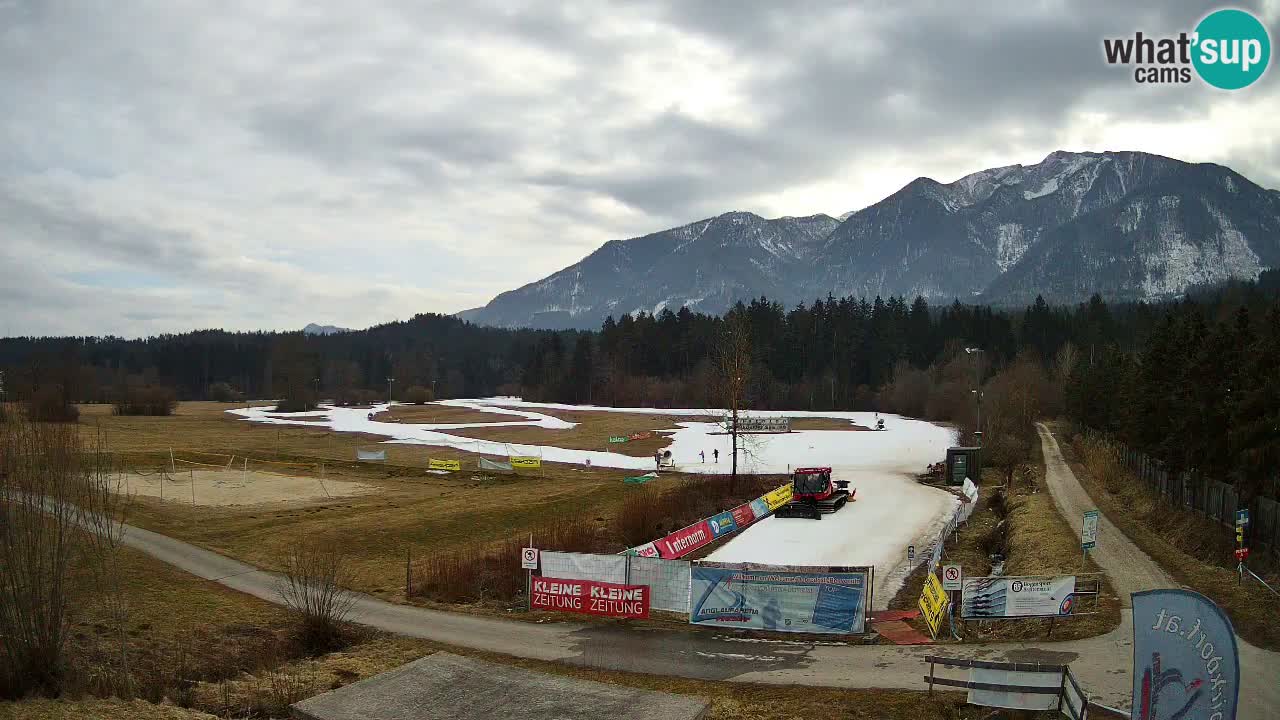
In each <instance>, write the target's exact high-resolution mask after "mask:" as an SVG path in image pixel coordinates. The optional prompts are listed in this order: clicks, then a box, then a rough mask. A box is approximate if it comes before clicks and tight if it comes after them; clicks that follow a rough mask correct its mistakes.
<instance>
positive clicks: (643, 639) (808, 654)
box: [125, 429, 1280, 718]
mask: <svg viewBox="0 0 1280 720" xmlns="http://www.w3.org/2000/svg"><path fill="white" fill-rule="evenodd" d="M1041 432H1042V438H1043V439H1044V447H1045V457H1046V464H1048V465H1050V467H1051V468H1053V469H1052V470H1051V471H1050V474H1051V475H1052V477H1053V478H1054V479H1053V481H1052V482H1051V484H1050V487H1051V488H1052V489H1054V495H1055V498H1056V497H1057V496H1058V493H1059V491H1060V490H1062V489H1064V488H1070V486H1071V485H1073V484H1074V486H1075V487H1076V488H1079V483H1078V482H1076V481H1075V477H1074V475H1071V471H1070V468H1068V467H1067V466H1066V464H1065V462H1062V459H1061V454H1060V453H1059V452H1058V449H1057V444H1056V443H1054V442H1053V439H1052V437H1050V436H1048V434H1047V431H1045V430H1043V429H1042V430H1041ZM1080 492H1081V493H1083V490H1081V491H1080ZM1085 497H1086V498H1087V495H1086V496H1085ZM1076 500H1079V498H1076ZM1064 507H1066V506H1064ZM1072 507H1074V506H1072ZM1068 517H1070V515H1068ZM1106 537H1107V542H1108V543H1113V542H1114V543H1116V544H1119V543H1120V542H1122V538H1120V536H1118V534H1114V533H1113V534H1111V535H1108V536H1106ZM1123 542H1127V541H1123ZM125 543H126V544H128V545H129V546H131V547H134V548H137V549H138V550H141V551H143V552H145V553H147V554H149V555H151V556H153V557H156V558H158V559H160V560H163V561H164V562H167V563H169V564H171V565H174V566H175V567H179V568H181V569H183V570H186V571H188V572H190V573H193V574H195V575H198V576H200V577H202V578H206V579H208V580H214V581H216V582H219V583H221V584H223V585H225V586H227V587H230V588H233V589H235V590H240V591H242V592H246V593H249V594H250V595H254V596H256V597H259V598H262V599H264V600H267V601H269V602H273V603H280V602H281V598H280V594H279V581H280V578H279V576H278V575H276V574H274V573H269V572H267V571H264V570H260V569H258V568H255V567H252V566H249V565H246V564H244V563H241V562H239V561H237V560H232V559H231V558H228V557H225V556H223V555H219V554H217V553H214V552H211V551H209V550H204V549H202V548H198V547H196V546H194V545H191V544H188V543H185V542H182V541H180V540H175V539H173V538H169V537H166V536H164V535H159V534H157V533H154V532H150V531H148V530H143V529H142V528H137V527H132V526H130V527H129V528H128V529H127V531H126V534H125ZM1133 550H1134V551H1137V549H1136V548H1133ZM1104 557H1105V556H1103V555H1099V556H1098V558H1099V562H1100V564H1103V566H1104V569H1106V570H1107V571H1108V573H1111V567H1110V566H1108V565H1107V564H1105V563H1103V558H1104ZM1147 562H1148V563H1150V560H1149V559H1148V560H1147ZM1156 570H1158V568H1156ZM353 619H354V620H356V621H357V622H359V623H362V624H365V625H368V626H371V627H375V628H378V629H380V630H385V631H388V632H393V633H397V634H401V635H407V636H411V637H420V638H426V639H429V640H433V641H436V642H441V643H446V644H449V645H455V646H459V647H466V648H473V649H477V650H486V651H491V652H497V653H503V654H507V655H514V656H518V657H524V658H534V659H539V660H550V661H556V662H563V663H566V664H571V665H583V666H589V667H595V668H600V669H606V670H620V671H626V672H641V673H649V674H655V675H672V676H679V677H689V678H697V679H703V680H720V681H730V682H755V683H777V684H786V685H790V684H796V685H821V686H831V687H850V688H873V687H879V688H908V689H925V688H926V687H927V686H926V685H925V683H924V681H923V679H922V675H923V674H924V671H925V669H926V666H927V664H926V663H925V661H924V659H923V658H924V656H925V655H928V654H930V653H933V652H938V651H939V650H941V651H942V652H944V653H945V654H947V655H950V656H956V657H968V658H976V659H986V660H1008V661H1014V662H1032V661H1036V660H1039V661H1042V662H1074V664H1073V666H1072V669H1073V671H1075V672H1076V673H1077V676H1078V677H1079V679H1080V682H1081V684H1082V685H1083V686H1084V687H1085V689H1086V690H1087V691H1088V692H1090V694H1091V695H1092V696H1093V697H1094V698H1095V699H1097V700H1098V701H1100V702H1103V703H1106V704H1108V705H1112V706H1117V707H1128V706H1129V694H1130V680H1129V674H1130V670H1131V667H1132V657H1133V646H1132V627H1131V623H1130V614H1129V612H1128V611H1125V613H1124V616H1123V621H1122V622H1121V625H1120V627H1119V628H1117V629H1116V630H1114V631H1112V632H1110V633H1108V634H1107V635H1103V636H1101V637H1096V638H1089V639H1086V640H1076V641H1069V642H1020V643H991V644H983V645H948V646H945V648H939V647H937V646H893V645H871V646H862V645H848V644H843V643H830V644H825V643H824V644H814V643H807V642H795V641H790V640H785V639H778V640H772V639H770V640H749V639H745V638H738V637H734V636H732V635H725V634H718V633H715V632H714V631H709V630H708V631H680V630H645V631H644V632H635V631H630V630H628V629H627V628H625V627H617V626H603V625H585V624H579V623H542V624H537V623H527V622H519V621H513V620H502V619H494V618H484V617H475V616H470V615H459V614H454V613H448V612H441V611H437V610H429V609H426V608H418V607H413V606H408V605H396V604H393V603H388V602H385V601H383V600H379V599H377V598H373V597H370V596H367V595H359V596H358V597H357V600H356V604H355V607H354V618H353ZM1277 657H1278V656H1277V655H1276V654H1275V653H1265V652H1263V651H1261V650H1258V649H1256V648H1253V647H1252V646H1250V645H1247V644H1244V643H1241V661H1242V664H1243V666H1244V668H1243V669H1244V675H1245V676H1246V683H1245V686H1244V687H1243V688H1242V690H1241V702H1240V707H1241V714H1240V717H1241V718H1250V717H1258V718H1261V717H1266V716H1268V715H1272V714H1273V713H1272V712H1270V711H1269V710H1274V709H1275V708H1278V707H1280V698H1277V697H1276V692H1277V685H1280V660H1277ZM1075 661H1079V662H1075ZM1264 686H1269V687H1266V688H1264Z"/></svg>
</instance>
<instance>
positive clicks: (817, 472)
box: [773, 467, 858, 520]
mask: <svg viewBox="0 0 1280 720" xmlns="http://www.w3.org/2000/svg"><path fill="white" fill-rule="evenodd" d="M857 492H858V491H857V490H856V489H855V490H850V489H849V481H848V480H832V479H831V468H829V467H812V468H796V469H795V472H793V473H791V502H789V503H787V504H786V505H783V506H782V507H780V508H778V509H777V510H776V511H775V512H774V513H773V514H774V516H776V517H780V518H808V519H810V520H821V519H822V516H823V514H824V513H833V512H836V511H838V510H839V509H840V508H842V507H844V505H845V503H847V502H849V501H850V500H852V499H853V496H854V494H855V493H857Z"/></svg>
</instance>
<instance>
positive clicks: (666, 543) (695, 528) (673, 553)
mask: <svg viewBox="0 0 1280 720" xmlns="http://www.w3.org/2000/svg"><path fill="white" fill-rule="evenodd" d="M714 539H715V535H714V534H713V533H712V532H711V526H710V525H709V524H708V523H707V521H706V520H699V521H698V522H696V523H694V524H692V525H690V526H689V527H687V528H681V529H680V530H677V531H675V532H673V533H671V534H670V535H668V536H666V537H664V538H661V539H659V540H654V541H653V544H654V545H657V546H658V554H659V556H661V557H664V558H667V559H668V560H670V559H674V558H678V557H681V556H683V555H687V554H689V553H691V552H693V551H694V550H697V549H698V548H700V547H702V546H703V545H706V544H708V543H710V542H711V541H712V540H714Z"/></svg>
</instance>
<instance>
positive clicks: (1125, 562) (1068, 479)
mask: <svg viewBox="0 0 1280 720" xmlns="http://www.w3.org/2000/svg"><path fill="white" fill-rule="evenodd" d="M1036 430H1037V431H1039V433H1040V445H1041V447H1042V448H1043V450H1044V465H1045V482H1046V483H1047V484H1048V486H1049V492H1050V493H1052V495H1053V501H1054V502H1055V503H1056V504H1057V505H1058V510H1059V512H1061V513H1062V516H1063V517H1065V518H1066V519H1067V522H1068V523H1070V524H1071V528H1072V529H1073V530H1074V531H1075V532H1076V535H1077V537H1078V536H1079V534H1080V528H1081V526H1082V525H1083V524H1084V511H1085V510H1093V509H1095V508H1096V507H1097V506H1096V505H1094V503H1093V500H1092V499H1090V497H1089V493H1087V492H1085V489H1084V487H1083V486H1081V485H1080V481H1079V480H1078V479H1076V476H1075V473H1073V472H1072V471H1071V466H1070V465H1068V464H1067V461H1066V460H1065V459H1064V458H1063V457H1062V450H1061V448H1059V447H1058V440H1057V439H1056V438H1054V436H1053V433H1051V432H1049V428H1048V427H1047V426H1045V425H1044V423H1037V424H1036ZM1092 555H1093V559H1094V560H1095V561H1096V562H1097V563H1098V565H1099V566H1100V567H1101V568H1102V570H1103V572H1105V573H1106V574H1107V578H1108V579H1109V580H1111V585H1112V587H1114V588H1115V589H1116V592H1117V593H1118V594H1119V595H1120V597H1121V601H1122V602H1123V603H1124V606H1125V607H1129V606H1130V601H1129V595H1130V593H1135V592H1140V591H1142V590H1156V589H1159V588H1176V587H1180V586H1179V585H1178V583H1176V582H1174V580H1173V579H1172V578H1171V577H1169V574H1168V573H1166V572H1165V571H1164V569H1163V568H1161V567H1160V566H1159V565H1158V564H1156V562H1155V561H1154V560H1152V559H1151V557H1150V556H1149V555H1147V554H1146V553H1144V552H1142V550H1141V549H1140V548H1139V547H1138V546H1137V545H1135V544H1134V543H1133V541H1132V540H1130V539H1129V538H1127V537H1125V535H1124V534H1123V533H1121V532H1120V530H1119V529H1118V528H1116V526H1115V525H1113V524H1112V523H1111V521H1110V520H1108V519H1107V517H1106V516H1105V515H1103V516H1100V517H1099V518H1098V546H1097V547H1096V548H1094V550H1093V551H1092ZM1236 642H1237V643H1238V644H1239V648H1240V666H1241V675H1242V678H1241V681H1240V703H1239V705H1240V711H1239V717H1241V718H1247V717H1276V716H1280V653H1275V652H1269V651H1267V650H1263V649H1261V648H1258V647H1255V646H1253V645H1250V644H1249V643H1247V642H1245V640H1244V639H1243V638H1241V637H1239V636H1236ZM1125 657H1126V659H1127V660H1128V661H1129V663H1128V664H1129V665H1132V659H1133V647H1132V645H1131V644H1130V646H1129V647H1128V648H1127V652H1126V655H1125ZM1073 669H1074V666H1073ZM1127 676H1128V673H1126V677H1127ZM1127 706H1128V705H1127V703H1126V707H1127Z"/></svg>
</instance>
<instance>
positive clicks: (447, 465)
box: [427, 458, 462, 470]
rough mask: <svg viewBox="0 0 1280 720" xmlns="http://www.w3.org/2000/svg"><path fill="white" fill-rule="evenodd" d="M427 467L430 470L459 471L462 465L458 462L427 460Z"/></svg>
mask: <svg viewBox="0 0 1280 720" xmlns="http://www.w3.org/2000/svg"><path fill="white" fill-rule="evenodd" d="M427 467H428V468H430V469H432V470H461V469H462V463H461V462H460V461H458V460H437V459H435V458H427Z"/></svg>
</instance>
